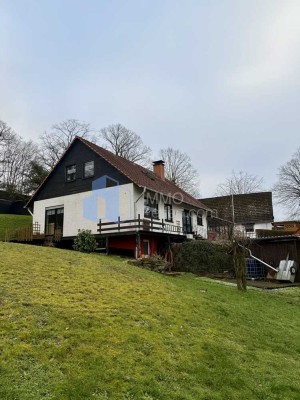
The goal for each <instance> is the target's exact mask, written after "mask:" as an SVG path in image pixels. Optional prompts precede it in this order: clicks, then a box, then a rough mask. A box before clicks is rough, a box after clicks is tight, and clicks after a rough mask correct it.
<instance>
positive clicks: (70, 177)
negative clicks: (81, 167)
mask: <svg viewBox="0 0 300 400" xmlns="http://www.w3.org/2000/svg"><path fill="white" fill-rule="evenodd" d="M75 180H76V164H74V165H69V166H68V167H66V181H67V182H72V181H75Z"/></svg>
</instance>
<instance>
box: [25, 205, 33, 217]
mask: <svg viewBox="0 0 300 400" xmlns="http://www.w3.org/2000/svg"><path fill="white" fill-rule="evenodd" d="M26 210H27V211H28V212H29V214H30V215H31V216H32V218H33V214H32V212H31V211H30V209H29V208H28V207H27V208H26Z"/></svg>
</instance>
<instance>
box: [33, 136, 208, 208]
mask: <svg viewBox="0 0 300 400" xmlns="http://www.w3.org/2000/svg"><path fill="white" fill-rule="evenodd" d="M75 140H80V141H81V142H82V143H84V144H85V145H86V146H88V147H89V148H90V149H91V150H93V151H94V152H95V153H96V154H98V155H99V156H100V157H102V158H103V159H104V160H106V161H107V162H108V163H109V164H110V165H112V166H113V167H115V168H116V169H117V170H118V171H120V172H121V173H122V174H123V175H125V176H126V177H127V178H128V179H129V180H130V181H132V182H133V183H135V184H136V185H137V186H140V187H145V188H147V189H148V190H151V191H154V192H157V193H161V194H163V195H165V196H169V197H171V198H173V199H175V200H177V201H178V203H179V202H183V203H185V204H189V205H192V206H193V207H196V208H198V209H199V208H201V209H204V210H207V209H209V208H208V207H207V206H206V205H204V204H203V203H202V202H201V201H199V200H197V199H195V198H194V197H193V196H191V195H189V194H188V193H186V192H185V191H184V190H182V189H180V188H179V187H178V186H176V185H175V184H174V183H172V182H171V181H169V180H167V179H165V180H163V179H160V178H159V177H158V176H157V175H155V174H154V172H152V171H150V170H149V169H147V168H144V167H142V166H140V165H138V164H135V163H133V162H131V161H129V160H126V159H125V158H123V157H120V156H117V155H115V154H113V153H112V152H110V151H109V150H106V149H104V148H103V147H100V146H97V145H96V144H94V143H92V142H90V141H88V140H86V139H84V138H82V137H76V138H75V139H74V140H73V142H74V141H75ZM73 142H72V143H73ZM72 143H71V144H70V145H69V147H68V148H67V150H66V151H65V152H64V154H63V155H62V157H61V158H60V160H61V159H62V158H63V157H64V155H65V154H66V152H67V151H68V149H69V148H70V146H71V145H72ZM60 160H59V161H58V163H59V162H60ZM58 163H57V164H58ZM57 164H56V165H57ZM56 165H55V166H54V167H53V169H52V171H53V170H54V169H55V168H56ZM52 171H51V172H50V173H49V175H48V177H49V176H50V175H51V173H52ZM48 177H46V179H45V180H44V181H43V182H42V184H41V185H40V186H39V188H38V189H37V190H36V192H35V193H34V194H33V196H32V197H31V199H30V200H29V202H28V203H27V206H28V205H29V204H31V202H32V201H33V200H34V197H35V196H36V194H37V193H38V191H39V190H40V188H41V187H42V186H43V185H44V184H45V182H46V181H47V179H48Z"/></svg>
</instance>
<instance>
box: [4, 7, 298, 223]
mask: <svg viewBox="0 0 300 400" xmlns="http://www.w3.org/2000/svg"><path fill="white" fill-rule="evenodd" d="M0 85H1V86H0V87H1V97H0V102H1V103H0V111H1V114H0V119H1V120H3V121H5V122H7V123H8V124H9V125H10V126H12V127H13V128H14V129H15V130H16V131H17V132H18V133H19V134H20V135H22V136H23V137H24V138H28V139H29V138H31V139H37V138H38V136H39V135H40V134H41V133H42V132H43V131H44V130H49V128H50V127H51V125H53V124H54V123H56V122H60V121H62V120H64V119H68V118H76V119H79V120H84V121H86V122H90V123H91V125H92V127H93V128H94V129H100V128H102V127H105V126H107V125H108V124H111V123H116V122H120V123H122V124H123V125H125V126H126V127H128V128H130V129H131V130H134V131H135V132H136V133H138V134H139V135H140V136H141V137H142V139H143V141H144V142H145V143H146V144H147V145H149V146H151V147H152V149H153V158H154V159H155V158H156V157H157V153H158V150H159V148H161V147H167V146H172V147H175V148H179V149H181V150H182V151H184V152H186V153H188V154H189V155H190V156H191V158H192V161H193V164H194V166H195V167H196V168H197V169H198V170H199V174H200V178H201V194H202V197H209V196H212V195H214V193H215V189H216V185H217V184H218V183H220V182H222V181H224V179H225V178H226V177H228V176H230V175H231V171H232V170H233V169H234V170H236V171H240V170H243V171H247V172H248V173H251V174H256V175H259V176H262V177H264V186H265V189H267V190H268V189H270V188H271V187H272V185H273V184H274V182H275V181H276V174H277V171H278V167H279V166H280V165H282V164H283V163H285V162H286V161H288V160H289V159H290V158H291V156H292V154H293V152H294V151H295V150H296V148H297V147H299V146H300V140H299V122H300V90H299V88H300V0H294V1H289V0H243V1H241V0H210V1H209V0H194V1H192V0H181V1H176V0H169V1H168V0H147V1H146V0H145V1H143V0H135V1H134V0H132V1H130V0H129V1H125V0H119V1H113V0H106V1H104V0H95V1H92V0H90V1H88V0H85V1H76V0H69V1H63V0H56V1H54V0H48V1H47V0H43V1H40V0H36V1H31V0H28V1H25V0H23V1H21V0H7V1H1V0H0ZM281 216H282V215H281V214H280V212H277V215H276V217H277V218H281Z"/></svg>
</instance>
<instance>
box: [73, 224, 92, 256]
mask: <svg viewBox="0 0 300 400" xmlns="http://www.w3.org/2000/svg"><path fill="white" fill-rule="evenodd" d="M96 248H97V241H96V239H95V236H94V235H93V234H92V231H90V230H88V229H87V230H85V229H81V230H79V231H78V235H77V236H76V238H75V239H74V245H73V249H75V250H77V251H81V252H82V253H92V252H93V251H95V250H96Z"/></svg>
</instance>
